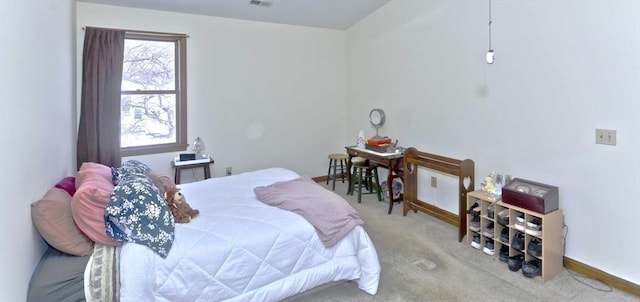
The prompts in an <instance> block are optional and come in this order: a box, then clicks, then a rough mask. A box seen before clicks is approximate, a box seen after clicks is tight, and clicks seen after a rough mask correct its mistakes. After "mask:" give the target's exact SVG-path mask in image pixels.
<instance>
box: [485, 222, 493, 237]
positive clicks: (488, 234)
mask: <svg viewBox="0 0 640 302" xmlns="http://www.w3.org/2000/svg"><path fill="white" fill-rule="evenodd" d="M482 235H485V236H486V237H489V238H493V222H489V224H488V225H487V226H486V227H484V229H483V230H482Z"/></svg>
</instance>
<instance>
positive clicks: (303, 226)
mask: <svg viewBox="0 0 640 302" xmlns="http://www.w3.org/2000/svg"><path fill="white" fill-rule="evenodd" d="M297 177H299V175H298V174H297V173H295V172H293V171H290V170H287V169H283V168H270V169H264V170H258V171H254V172H249V173H242V174H237V175H233V176H227V177H219V178H210V179H206V180H203V181H199V182H194V183H188V184H182V185H179V186H180V188H181V192H182V193H183V195H184V196H185V199H186V200H187V202H188V203H189V204H190V205H191V206H192V207H193V208H195V209H198V210H200V216H198V217H196V218H195V219H194V220H192V221H191V222H190V223H188V224H177V225H176V228H175V241H174V243H173V246H172V248H171V251H170V252H169V254H168V256H167V257H166V258H164V259H163V258H162V257H160V256H159V255H158V254H157V253H154V252H153V251H152V250H151V249H149V248H148V247H146V246H143V245H139V244H133V243H125V244H124V245H123V246H122V247H121V248H120V256H119V261H120V266H119V267H120V275H119V277H120V300H121V301H124V302H126V301H279V300H282V299H284V298H287V297H290V296H293V295H295V294H298V293H301V292H304V291H306V290H309V289H312V288H314V287H316V286H319V285H322V284H326V283H330V282H332V281H340V280H354V281H355V282H357V284H358V287H359V288H360V289H361V290H363V291H365V292H367V293H369V294H371V295H375V294H376V292H377V288H378V282H379V275H380V264H379V260H378V256H377V253H376V251H375V247H374V245H373V243H372V242H371V240H370V238H369V236H368V234H367V233H366V231H365V229H364V228H363V227H362V226H360V225H358V226H356V227H355V228H354V229H353V230H352V231H351V232H349V233H348V234H347V235H346V236H345V237H344V238H343V239H342V240H340V241H339V242H338V243H337V244H335V245H333V246H331V247H325V246H324V244H323V243H322V242H321V240H320V239H319V237H318V235H317V233H316V231H315V229H314V227H313V226H312V225H311V224H310V223H309V222H307V221H306V220H305V219H304V218H303V217H302V216H300V215H298V214H295V213H293V212H289V211H285V210H281V209H278V208H276V207H272V206H269V205H266V204H264V203H262V202H260V201H258V200H257V199H256V197H255V194H254V192H253V189H254V188H255V187H257V186H265V185H269V184H272V183H274V182H277V181H285V180H291V179H294V178H297ZM88 282H89V280H85V285H86V286H88Z"/></svg>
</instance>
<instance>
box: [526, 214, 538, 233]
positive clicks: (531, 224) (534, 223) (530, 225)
mask: <svg viewBox="0 0 640 302" xmlns="http://www.w3.org/2000/svg"><path fill="white" fill-rule="evenodd" d="M541 224H542V221H541V220H540V218H537V217H536V218H534V219H532V220H531V221H527V228H526V230H525V233H527V234H529V235H533V236H540V235H542V226H541Z"/></svg>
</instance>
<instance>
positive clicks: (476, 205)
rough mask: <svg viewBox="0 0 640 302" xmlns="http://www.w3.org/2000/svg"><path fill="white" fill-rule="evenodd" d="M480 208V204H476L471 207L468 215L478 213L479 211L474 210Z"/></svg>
mask: <svg viewBox="0 0 640 302" xmlns="http://www.w3.org/2000/svg"><path fill="white" fill-rule="evenodd" d="M479 206H480V204H479V203H478V202H475V203H474V204H473V205H471V206H470V207H469V209H468V210H467V214H473V212H477V211H474V210H473V209H475V208H477V207H479Z"/></svg>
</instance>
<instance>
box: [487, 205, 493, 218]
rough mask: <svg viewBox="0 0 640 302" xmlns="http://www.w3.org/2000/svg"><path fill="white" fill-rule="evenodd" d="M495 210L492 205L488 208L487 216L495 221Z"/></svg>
mask: <svg viewBox="0 0 640 302" xmlns="http://www.w3.org/2000/svg"><path fill="white" fill-rule="evenodd" d="M493 209H494V207H493V204H490V205H489V206H488V207H487V216H489V218H491V219H493Z"/></svg>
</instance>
